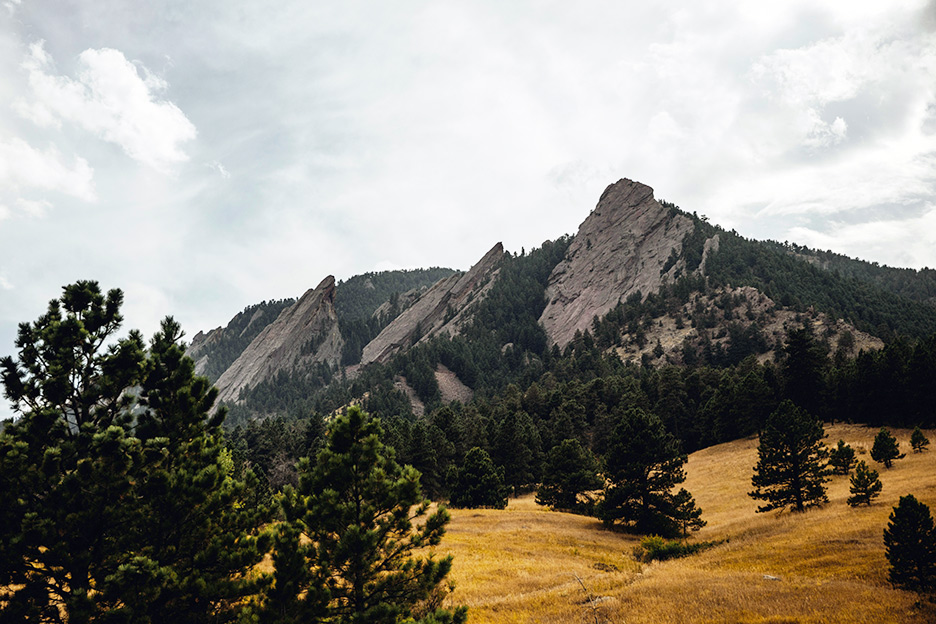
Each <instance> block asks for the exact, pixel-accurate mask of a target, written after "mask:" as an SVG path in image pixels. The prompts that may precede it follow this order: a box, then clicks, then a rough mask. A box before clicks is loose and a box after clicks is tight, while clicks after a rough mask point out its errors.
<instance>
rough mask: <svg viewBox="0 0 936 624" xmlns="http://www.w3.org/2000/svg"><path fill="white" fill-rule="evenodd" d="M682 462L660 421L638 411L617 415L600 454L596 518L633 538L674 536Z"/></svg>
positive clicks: (672, 440) (673, 441)
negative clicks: (675, 489) (601, 466)
mask: <svg viewBox="0 0 936 624" xmlns="http://www.w3.org/2000/svg"><path fill="white" fill-rule="evenodd" d="M685 463H686V456H685V455H684V454H683V453H682V452H681V451H680V448H679V442H678V441H677V440H676V438H675V437H674V436H673V435H672V434H670V433H668V432H667V431H666V430H665V428H664V427H663V423H662V422H661V421H660V419H659V418H658V417H657V416H656V415H655V414H652V413H649V412H646V411H644V410H642V409H640V408H631V409H630V410H628V411H627V412H625V413H624V414H622V415H621V419H620V421H619V422H618V424H617V425H616V426H615V428H614V431H613V433H612V434H611V439H610V441H609V445H608V450H607V453H606V454H605V458H604V464H605V466H604V467H605V475H604V476H605V481H606V486H605V490H604V498H603V499H602V501H601V502H600V503H599V505H598V517H600V518H601V520H602V521H603V522H604V523H605V524H606V525H609V526H612V525H615V524H617V523H623V524H624V525H625V526H626V527H628V528H630V529H633V530H635V531H637V532H638V533H657V534H660V535H675V534H676V533H677V530H678V525H677V522H676V501H675V499H674V494H673V492H672V490H673V487H674V486H676V485H678V484H680V483H682V482H683V481H685V480H686V473H685V471H684V470H683V465H684V464H685Z"/></svg>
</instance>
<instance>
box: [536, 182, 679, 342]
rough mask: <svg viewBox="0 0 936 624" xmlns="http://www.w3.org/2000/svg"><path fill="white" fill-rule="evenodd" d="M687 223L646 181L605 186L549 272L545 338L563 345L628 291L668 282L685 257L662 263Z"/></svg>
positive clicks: (650, 289) (676, 246) (649, 290)
mask: <svg viewBox="0 0 936 624" xmlns="http://www.w3.org/2000/svg"><path fill="white" fill-rule="evenodd" d="M692 228H693V223H692V220H691V219H690V218H688V217H686V216H683V215H676V214H673V213H671V212H670V211H669V210H668V209H666V208H664V207H663V206H661V205H660V204H659V202H657V201H656V200H655V199H654V198H653V189H652V188H650V187H649V186H646V185H644V184H640V183H639V182H634V181H632V180H626V179H625V180H620V181H618V182H616V183H615V184H612V185H611V186H609V187H608V188H607V189H605V192H604V193H603V194H602V195H601V199H600V200H599V202H598V206H597V207H596V208H595V209H594V210H593V211H592V212H591V214H590V215H588V217H587V218H586V219H585V221H583V222H582V225H581V226H579V231H578V234H576V235H575V238H574V239H573V240H572V244H571V245H570V246H569V250H568V252H566V256H565V258H564V259H563V260H562V262H560V263H559V264H558V265H556V268H555V269H553V272H552V274H551V275H550V276H549V285H548V286H547V288H546V298H547V301H548V303H547V304H546V308H545V310H543V314H542V315H541V316H540V323H541V324H542V325H543V327H544V329H545V330H546V334H547V335H548V336H549V339H550V341H552V342H554V343H557V344H559V345H560V346H565V345H566V344H567V343H568V342H569V341H571V340H572V338H573V337H574V336H575V332H576V331H580V330H581V331H584V330H586V329H589V328H590V327H591V322H592V319H593V318H594V317H595V316H598V317H599V318H601V317H602V316H604V315H605V314H607V313H608V312H609V311H610V310H611V309H613V308H614V307H615V306H616V305H617V304H618V302H620V301H623V300H625V299H627V297H628V296H630V295H631V294H633V293H635V292H637V291H638V290H639V291H640V292H641V293H642V294H643V295H644V296H646V295H648V294H650V293H652V292H656V291H657V290H659V288H660V286H661V285H662V284H663V281H664V279H669V280H671V281H672V280H673V278H674V276H675V275H676V274H677V272H678V271H681V270H682V269H683V268H684V266H685V264H684V262H683V261H682V260H679V261H677V262H676V263H675V264H672V265H671V266H669V267H666V269H667V270H666V271H664V270H663V269H664V266H665V265H666V264H667V260H668V259H669V258H670V254H671V253H673V251H674V250H675V252H676V256H678V255H679V254H680V252H681V251H682V241H683V239H684V238H685V236H686V234H688V233H690V232H691V231H692Z"/></svg>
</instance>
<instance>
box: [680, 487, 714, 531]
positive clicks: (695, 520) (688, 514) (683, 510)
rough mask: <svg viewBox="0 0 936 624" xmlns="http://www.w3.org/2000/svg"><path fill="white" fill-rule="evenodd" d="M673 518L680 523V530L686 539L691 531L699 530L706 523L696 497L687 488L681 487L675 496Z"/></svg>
mask: <svg viewBox="0 0 936 624" xmlns="http://www.w3.org/2000/svg"><path fill="white" fill-rule="evenodd" d="M673 506H674V512H675V513H674V514H673V519H674V520H675V521H676V524H677V525H679V530H680V532H681V533H682V536H683V538H684V539H685V538H686V537H688V535H689V531H698V530H699V529H701V528H702V527H704V526H705V525H706V522H705V520H703V519H702V509H701V508H700V507H699V506H698V505H696V502H695V499H694V498H693V497H692V494H690V493H689V491H688V490H686V488H679V491H678V492H676V496H674V497H673Z"/></svg>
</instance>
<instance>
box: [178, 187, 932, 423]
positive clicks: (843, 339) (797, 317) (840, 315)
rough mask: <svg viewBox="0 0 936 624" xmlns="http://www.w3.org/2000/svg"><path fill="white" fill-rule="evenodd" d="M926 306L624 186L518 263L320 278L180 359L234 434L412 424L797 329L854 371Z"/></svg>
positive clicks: (925, 329) (910, 281)
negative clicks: (367, 414) (260, 428)
mask: <svg viewBox="0 0 936 624" xmlns="http://www.w3.org/2000/svg"><path fill="white" fill-rule="evenodd" d="M934 293H936V272H934V271H932V270H930V269H924V270H922V271H914V270H911V269H892V268H889V267H880V266H878V265H876V264H873V263H867V262H863V261H860V260H852V259H849V258H846V257H844V256H840V255H837V254H833V253H831V252H819V251H813V250H810V249H807V248H804V247H801V246H798V245H792V244H789V243H776V242H772V241H767V242H762V241H755V240H749V239H746V238H744V237H742V236H740V235H739V234H737V233H736V232H734V231H726V230H724V229H722V228H720V227H718V226H716V225H713V224H710V223H709V222H708V221H707V219H705V218H704V217H699V216H697V215H696V214H695V213H689V212H685V211H683V210H681V209H680V208H678V207H677V206H675V205H674V204H671V203H668V202H665V201H657V200H656V199H655V198H654V196H653V190H652V189H651V188H650V187H648V186H646V185H643V184H640V183H637V182H633V181H630V180H621V181H619V182H617V183H615V184H612V185H610V186H609V187H608V188H607V189H606V190H605V192H604V193H603V194H602V196H601V198H600V200H599V202H598V205H597V206H596V207H595V209H594V210H593V211H592V212H591V213H590V214H589V215H588V217H587V218H586V219H585V221H583V223H582V224H581V226H580V227H579V230H578V232H577V233H576V235H575V236H574V237H568V236H564V237H561V238H559V239H557V240H555V241H551V242H546V243H544V244H543V245H542V246H541V247H539V248H537V249H534V250H532V251H529V252H527V251H524V250H521V252H520V253H516V252H512V253H511V252H506V251H505V250H504V249H503V247H502V246H501V245H500V244H497V245H495V246H494V247H493V248H492V249H491V250H490V251H488V252H487V253H486V254H485V255H484V256H483V257H482V258H481V259H480V260H479V261H478V262H477V263H476V264H475V266H473V267H472V268H471V269H470V270H469V271H466V272H453V271H451V270H449V269H427V270H424V271H403V272H386V273H369V274H365V275H361V276H357V277H354V278H351V279H349V280H347V281H346V282H341V283H339V284H337V286H336V285H335V283H334V279H333V278H326V280H324V281H323V282H322V283H321V284H320V285H319V286H318V287H317V288H315V289H310V290H309V291H308V292H307V293H305V294H304V295H303V296H302V297H301V298H300V299H299V300H297V301H295V302H286V303H287V304H288V305H281V306H280V308H279V314H278V315H276V314H274V313H273V312H274V310H273V308H272V307H270V308H269V311H268V310H267V309H266V308H262V306H263V305H265V304H261V306H255V307H252V308H249V309H248V310H245V312H243V313H241V315H238V317H235V319H234V320H233V321H232V324H231V325H230V326H229V327H228V328H224V329H223V330H221V329H218V330H215V331H214V332H211V333H210V334H209V335H208V336H207V337H206V336H202V335H200V336H199V337H197V339H196V341H195V343H194V344H193V347H192V350H191V351H190V353H191V354H192V355H193V357H195V358H196V360H197V361H198V362H199V366H200V370H201V372H207V373H209V374H211V375H212V376H213V378H215V379H216V381H217V385H218V387H219V389H220V390H221V394H220V398H221V399H222V400H224V401H225V402H226V403H228V404H229V405H231V406H232V417H233V418H234V419H235V420H236V419H246V418H251V417H255V416H260V415H270V414H294V415H301V414H308V413H309V412H310V411H318V412H319V413H328V412H329V411H331V410H334V409H337V408H339V407H341V406H344V405H347V404H349V403H350V402H352V401H363V402H365V404H366V405H367V406H368V407H369V409H371V411H379V412H381V413H382V414H384V415H386V414H398V415H401V416H406V415H408V417H410V418H411V417H412V416H413V414H416V415H418V414H422V413H424V412H427V413H428V412H429V411H431V410H432V409H433V408H435V407H438V406H440V405H443V404H446V403H448V402H449V401H452V400H456V399H457V400H459V401H461V402H463V403H464V402H465V401H469V400H471V398H472V397H494V396H496V395H497V393H499V392H500V391H501V390H503V389H504V388H505V387H506V386H507V385H508V384H510V383H514V384H517V385H518V386H519V387H521V388H524V387H526V386H528V385H529V384H530V383H532V382H533V381H535V380H538V379H539V378H540V377H541V376H542V375H543V374H545V373H548V372H553V373H554V374H555V375H557V376H560V377H562V378H564V379H568V378H574V377H575V376H576V375H581V376H582V377H583V380H586V381H587V379H588V378H589V376H594V375H595V374H599V373H596V372H595V370H597V369H594V368H590V367H591V366H592V365H591V364H585V363H583V362H584V360H582V359H581V357H580V356H581V354H582V353H584V352H585V351H589V350H594V354H593V355H591V356H589V358H590V361H591V362H592V363H595V362H606V363H604V364H601V365H600V366H601V367H604V368H601V370H602V371H605V372H607V370H608V367H609V366H611V367H614V366H617V365H618V364H627V363H637V364H642V365H643V366H645V367H647V366H649V367H662V366H680V367H695V366H712V367H727V366H735V365H738V364H740V363H741V362H742V361H744V360H745V359H746V358H748V357H751V356H755V357H756V358H757V359H758V360H759V361H760V362H762V363H763V362H766V361H768V360H775V359H777V358H779V357H781V356H782V349H783V346H784V344H785V341H786V340H787V337H788V334H789V331H791V330H794V329H796V328H798V327H801V326H802V325H803V323H804V322H806V321H808V322H810V323H811V324H812V325H813V327H814V328H815V330H816V332H817V335H818V336H819V338H820V339H821V340H822V341H823V343H824V344H825V345H826V347H825V348H826V349H827V350H828V352H831V351H832V350H833V349H834V350H835V351H836V353H840V354H841V356H842V357H856V356H857V355H858V353H859V351H861V350H865V351H867V350H875V349H880V348H881V347H883V346H884V344H885V343H890V342H891V341H893V340H895V339H896V338H897V337H900V336H903V337H907V338H909V339H913V340H916V339H921V338H924V337H927V336H930V335H932V334H934V333H936V303H934V302H936V296H934ZM277 303H279V302H277ZM269 305H272V304H269ZM254 308H256V309H254ZM261 308H262V309H261ZM248 312H249V314H248ZM268 312H269V313H268ZM235 321H236V323H235ZM218 332H221V334H220V335H218V336H215V334H216V333H218ZM229 333H230V334H232V335H231V336H228V335H227V334H229ZM251 336H253V339H252V340H249V342H250V344H249V345H247V346H244V343H245V342H247V341H248V339H249V338H250V337H251ZM212 344H218V345H222V344H223V345H225V350H224V351H223V354H221V353H220V349H219V354H218V355H215V354H214V352H211V351H210V350H208V349H207V346H210V345H212ZM206 354H207V355H206ZM577 354H578V355H577ZM206 358H207V359H206ZM570 358H571V359H570ZM576 358H578V359H576ZM605 359H606V360H605ZM615 362H616V363H617V364H615ZM209 364H210V366H209ZM224 365H227V368H226V370H225V371H224V372H223V374H220V375H218V374H217V371H218V370H221V368H222V367H224ZM596 366H597V364H596ZM576 371H578V372H576ZM601 374H603V373H601Z"/></svg>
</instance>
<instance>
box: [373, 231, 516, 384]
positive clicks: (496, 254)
mask: <svg viewBox="0 0 936 624" xmlns="http://www.w3.org/2000/svg"><path fill="white" fill-rule="evenodd" d="M503 257H504V246H503V245H502V244H501V243H497V244H496V245H494V247H493V248H491V250H490V251H488V252H487V253H486V254H485V255H484V257H483V258H481V260H479V261H478V263H477V264H475V265H474V266H473V267H471V269H470V270H469V271H468V272H467V273H463V274H457V275H452V276H451V277H447V278H445V279H441V280H439V281H438V282H436V283H435V285H433V286H432V287H431V288H429V290H427V291H425V292H424V293H423V294H422V295H421V296H420V297H419V299H418V300H416V301H415V302H414V303H413V304H412V305H411V306H410V307H409V308H407V309H406V310H405V311H404V312H403V313H402V314H400V315H399V316H398V317H397V318H396V319H394V320H393V322H391V323H390V324H389V325H387V326H386V327H385V328H384V329H383V331H382V332H380V334H379V335H378V336H377V337H376V338H374V339H373V340H372V341H370V343H368V344H367V346H365V347H364V353H363V356H362V357H361V365H362V366H366V365H367V364H370V363H371V362H386V361H387V360H389V359H390V357H392V356H393V354H395V353H397V352H398V351H400V350H401V349H405V348H408V347H410V346H412V345H414V344H416V343H418V342H420V341H421V340H426V339H428V338H430V337H432V336H435V335H437V334H441V333H445V334H449V335H453V334H456V333H458V328H459V327H461V324H462V323H463V322H464V320H465V318H466V312H467V310H468V308H469V307H470V304H471V303H472V302H474V301H478V300H480V299H481V298H483V296H484V293H485V292H486V291H487V289H488V288H489V287H490V285H491V284H492V283H493V280H494V279H495V277H496V272H497V266H498V264H500V261H501V260H502V259H503Z"/></svg>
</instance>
